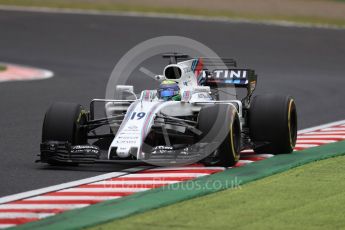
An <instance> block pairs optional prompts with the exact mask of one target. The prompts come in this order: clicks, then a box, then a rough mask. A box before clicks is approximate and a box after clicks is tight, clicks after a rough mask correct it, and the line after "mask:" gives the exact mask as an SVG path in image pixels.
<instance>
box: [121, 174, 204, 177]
mask: <svg viewBox="0 0 345 230" xmlns="http://www.w3.org/2000/svg"><path fill="white" fill-rule="evenodd" d="M207 175H210V174H209V173H164V174H162V173H137V174H128V175H126V176H123V177H121V178H136V177H139V178H140V177H152V178H165V177H200V176H207Z"/></svg>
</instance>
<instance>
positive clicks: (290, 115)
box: [288, 99, 297, 149]
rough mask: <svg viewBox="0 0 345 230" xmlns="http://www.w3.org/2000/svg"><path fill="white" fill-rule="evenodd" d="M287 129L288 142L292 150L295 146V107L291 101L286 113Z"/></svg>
mask: <svg viewBox="0 0 345 230" xmlns="http://www.w3.org/2000/svg"><path fill="white" fill-rule="evenodd" d="M288 128H289V140H290V145H291V148H292V149H293V148H294V147H295V145H296V140H297V112H296V106H295V102H294V100H293V99H291V100H290V103H289V111H288Z"/></svg>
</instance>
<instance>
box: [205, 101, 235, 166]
mask: <svg viewBox="0 0 345 230" xmlns="http://www.w3.org/2000/svg"><path fill="white" fill-rule="evenodd" d="M218 116H219V117H218ZM198 129H199V130H200V131H201V132H202V133H203V134H202V135H201V137H200V141H201V142H206V143H212V142H214V141H219V143H220V145H219V147H218V148H217V149H216V150H215V151H214V152H213V153H212V155H214V156H215V159H214V160H215V161H212V163H210V164H213V165H219V166H223V167H229V166H233V165H235V164H236V163H237V162H238V160H239V156H240V155H239V154H240V148H241V128H240V120H239V117H238V113H237V110H236V109H235V108H234V107H233V106H232V105H224V104H215V105H211V106H207V107H203V108H202V109H201V110H200V112H199V116H198ZM219 138H220V139H219Z"/></svg>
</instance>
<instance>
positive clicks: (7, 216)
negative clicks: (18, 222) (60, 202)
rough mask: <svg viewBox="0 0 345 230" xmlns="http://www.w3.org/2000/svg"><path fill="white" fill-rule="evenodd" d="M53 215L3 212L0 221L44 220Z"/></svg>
mask: <svg viewBox="0 0 345 230" xmlns="http://www.w3.org/2000/svg"><path fill="white" fill-rule="evenodd" d="M53 215H55V213H35V212H5V213H0V219H2V218H4V219H16V218H38V219H41V218H45V217H48V216H53Z"/></svg>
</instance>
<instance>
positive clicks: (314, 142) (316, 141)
mask: <svg viewBox="0 0 345 230" xmlns="http://www.w3.org/2000/svg"><path fill="white" fill-rule="evenodd" d="M334 142H336V141H333V140H299V139H297V144H318V143H320V144H321V143H322V144H328V143H334Z"/></svg>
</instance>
